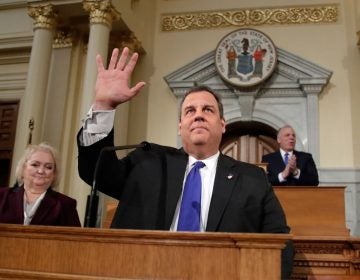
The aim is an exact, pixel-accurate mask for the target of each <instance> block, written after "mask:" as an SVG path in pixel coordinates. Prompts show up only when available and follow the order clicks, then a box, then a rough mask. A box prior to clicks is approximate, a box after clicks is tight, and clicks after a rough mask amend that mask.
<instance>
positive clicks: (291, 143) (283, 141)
mask: <svg viewBox="0 0 360 280" xmlns="http://www.w3.org/2000/svg"><path fill="white" fill-rule="evenodd" d="M277 141H278V143H279V145H280V148H281V149H283V150H284V151H286V152H290V151H293V150H294V149H295V145H296V135H295V131H294V130H293V129H292V128H291V127H284V128H282V129H281V130H280V132H279V135H278V138H277Z"/></svg>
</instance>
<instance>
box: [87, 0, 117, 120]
mask: <svg viewBox="0 0 360 280" xmlns="http://www.w3.org/2000/svg"><path fill="white" fill-rule="evenodd" d="M83 6H84V9H85V10H86V11H88V12H89V19H90V34H89V42H88V50H87V57H86V66H85V74H84V83H83V90H82V102H81V116H82V117H83V116H85V114H86V112H87V111H88V110H89V108H90V106H91V104H92V101H93V97H94V89H95V82H96V75H97V69H96V61H95V57H96V55H97V54H100V55H102V57H103V58H104V62H105V63H106V59H107V54H108V46H109V38H110V31H111V26H112V22H113V21H114V20H118V19H120V14H119V13H118V12H117V11H116V10H115V9H114V7H113V6H112V5H111V3H110V1H108V0H95V1H94V0H85V1H84V3H83Z"/></svg>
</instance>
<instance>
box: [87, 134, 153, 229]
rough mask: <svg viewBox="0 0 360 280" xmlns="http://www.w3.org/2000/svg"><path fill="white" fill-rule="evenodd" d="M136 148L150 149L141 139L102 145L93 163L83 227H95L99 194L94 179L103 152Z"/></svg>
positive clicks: (95, 178)
mask: <svg viewBox="0 0 360 280" xmlns="http://www.w3.org/2000/svg"><path fill="white" fill-rule="evenodd" d="M138 148H142V149H143V150H145V151H149V150H150V149H151V146H150V144H149V143H148V142H146V141H143V142H141V143H140V144H135V145H125V146H107V147H103V148H102V149H101V150H100V153H99V157H98V159H97V161H96V164H95V170H94V179H93V184H92V187H91V192H90V194H89V195H88V197H87V201H86V211H85V221H84V227H96V221H97V211H98V205H99V196H98V194H97V183H96V180H97V176H98V170H99V166H100V163H101V161H102V157H103V155H104V154H105V153H107V152H111V151H120V150H129V149H138Z"/></svg>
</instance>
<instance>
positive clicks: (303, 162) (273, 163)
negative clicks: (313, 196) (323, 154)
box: [262, 151, 319, 186]
mask: <svg viewBox="0 0 360 280" xmlns="http://www.w3.org/2000/svg"><path fill="white" fill-rule="evenodd" d="M293 153H294V155H295V156H296V164H297V167H298V168H299V169H300V177H299V179H296V178H295V177H293V176H291V175H290V176H289V177H288V178H287V180H286V181H285V182H282V183H280V181H279V177H278V175H279V173H280V172H282V171H283V170H284V169H285V163H284V160H283V158H282V156H281V153H280V151H277V152H274V153H270V154H267V155H264V156H263V158H262V162H267V163H268V166H267V171H268V178H269V181H270V183H271V184H272V185H273V186H317V185H318V184H319V176H318V172H317V169H316V165H315V162H314V160H313V158H312V156H311V154H309V153H305V152H299V151H293Z"/></svg>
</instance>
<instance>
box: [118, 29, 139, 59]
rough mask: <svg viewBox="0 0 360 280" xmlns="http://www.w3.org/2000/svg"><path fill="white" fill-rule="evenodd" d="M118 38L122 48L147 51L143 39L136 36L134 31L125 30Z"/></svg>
mask: <svg viewBox="0 0 360 280" xmlns="http://www.w3.org/2000/svg"><path fill="white" fill-rule="evenodd" d="M117 40H118V44H119V45H120V48H125V47H128V48H129V50H130V51H131V52H137V53H139V54H143V53H145V51H144V49H143V47H142V43H141V41H140V40H139V39H138V38H136V36H135V34H134V32H124V33H122V34H121V35H120V37H118V38H117Z"/></svg>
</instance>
